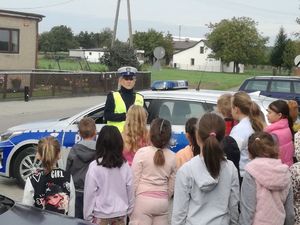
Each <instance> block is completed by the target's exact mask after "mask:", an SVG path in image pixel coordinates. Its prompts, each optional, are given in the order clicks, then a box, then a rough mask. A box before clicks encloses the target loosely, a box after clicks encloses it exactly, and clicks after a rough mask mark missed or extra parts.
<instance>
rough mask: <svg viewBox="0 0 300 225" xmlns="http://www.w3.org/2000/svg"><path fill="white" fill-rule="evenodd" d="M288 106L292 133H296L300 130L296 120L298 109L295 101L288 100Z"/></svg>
mask: <svg viewBox="0 0 300 225" xmlns="http://www.w3.org/2000/svg"><path fill="white" fill-rule="evenodd" d="M288 106H289V109H290V116H291V118H292V120H293V131H294V133H296V132H297V131H298V130H299V129H300V124H299V122H298V121H297V120H298V114H299V107H298V103H297V101H295V100H288Z"/></svg>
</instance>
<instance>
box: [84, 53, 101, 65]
mask: <svg viewBox="0 0 300 225" xmlns="http://www.w3.org/2000/svg"><path fill="white" fill-rule="evenodd" d="M103 55H104V52H99V51H85V52H84V56H85V58H86V60H87V61H89V62H93V63H98V62H100V58H101V57H102V56H103Z"/></svg>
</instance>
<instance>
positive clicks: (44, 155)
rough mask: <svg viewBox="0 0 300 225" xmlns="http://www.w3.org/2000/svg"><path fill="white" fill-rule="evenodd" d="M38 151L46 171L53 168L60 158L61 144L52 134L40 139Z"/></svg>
mask: <svg viewBox="0 0 300 225" xmlns="http://www.w3.org/2000/svg"><path fill="white" fill-rule="evenodd" d="M37 153H38V154H39V157H40V160H41V162H42V165H43V167H44V169H45V172H46V173H49V172H51V170H53V168H54V166H55V163H56V162H57V160H58V159H59V153H60V144H59V142H58V140H57V139H55V138H54V137H52V136H49V137H46V138H43V139H41V140H39V143H38V147H37Z"/></svg>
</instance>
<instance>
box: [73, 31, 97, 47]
mask: <svg viewBox="0 0 300 225" xmlns="http://www.w3.org/2000/svg"><path fill="white" fill-rule="evenodd" d="M75 40H76V41H77V42H78V43H79V46H80V47H83V48H94V47H95V42H94V33H93V32H92V33H88V32H87V31H85V32H83V31H81V32H80V33H79V34H78V35H76V36H75Z"/></svg>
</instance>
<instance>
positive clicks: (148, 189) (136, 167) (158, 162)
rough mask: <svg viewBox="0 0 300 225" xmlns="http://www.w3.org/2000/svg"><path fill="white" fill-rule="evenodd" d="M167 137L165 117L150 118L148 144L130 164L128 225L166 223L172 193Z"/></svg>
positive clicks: (172, 166)
mask: <svg viewBox="0 0 300 225" xmlns="http://www.w3.org/2000/svg"><path fill="white" fill-rule="evenodd" d="M170 138H171V124H170V122H169V121H168V120H164V119H161V118H157V119H154V120H153V121H152V123H151V126H150V141H151V144H152V145H151V146H147V147H144V148H141V149H139V150H138V151H137V153H136V154H135V157H134V159H133V163H132V170H133V175H134V193H135V197H136V201H135V206H134V210H133V213H132V215H131V217H130V222H131V223H132V224H143V225H151V224H153V225H160V224H168V208H169V198H170V197H171V196H172V195H173V190H174V179H175V172H176V159H175V154H174V153H173V152H172V151H171V150H169V149H168V148H167V147H168V145H169V141H170Z"/></svg>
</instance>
